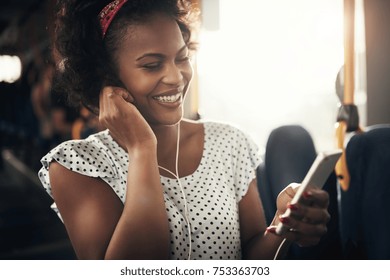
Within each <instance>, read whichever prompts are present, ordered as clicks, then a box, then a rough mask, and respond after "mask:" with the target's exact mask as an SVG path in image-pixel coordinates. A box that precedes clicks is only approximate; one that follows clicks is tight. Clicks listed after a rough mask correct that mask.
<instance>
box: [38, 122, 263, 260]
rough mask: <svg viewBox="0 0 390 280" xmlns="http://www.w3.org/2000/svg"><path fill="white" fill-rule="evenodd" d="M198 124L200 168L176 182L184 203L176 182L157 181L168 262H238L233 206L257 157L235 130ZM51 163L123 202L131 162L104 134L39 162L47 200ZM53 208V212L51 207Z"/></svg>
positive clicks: (69, 143) (249, 142)
mask: <svg viewBox="0 0 390 280" xmlns="http://www.w3.org/2000/svg"><path fill="white" fill-rule="evenodd" d="M203 125H204V132H205V139H204V149H203V155H202V158H201V161H200V164H199V166H198V168H197V169H196V171H195V172H194V173H193V174H191V175H188V176H185V177H181V178H180V182H181V186H182V188H183V191H184V195H185V198H184V197H183V193H182V191H181V189H180V186H179V184H178V181H177V180H176V179H171V178H167V177H164V176H161V185H162V188H163V189H164V200H165V205H166V211H167V214H168V220H169V228H170V235H171V251H170V252H171V259H187V258H188V256H189V255H190V256H191V259H240V258H241V243H240V226H239V213H238V203H239V201H240V200H241V198H242V197H243V196H244V195H245V194H246V192H247V190H248V187H249V184H250V182H251V181H252V180H253V179H254V178H255V176H256V175H255V174H256V173H255V169H256V167H257V166H258V165H259V164H260V162H261V157H260V155H259V151H258V148H257V146H256V145H255V143H254V142H253V141H252V140H251V139H250V137H248V136H247V135H246V134H244V133H243V132H241V131H240V130H238V129H237V128H235V127H233V126H231V125H228V124H221V123H214V122H204V123H203ZM53 160H55V161H57V162H58V163H60V164H61V165H63V166H64V167H66V168H68V169H69V170H72V171H74V172H78V173H81V174H84V175H87V176H91V177H100V178H101V179H102V180H104V181H105V182H106V183H107V184H108V185H109V186H110V187H111V188H112V190H113V191H114V192H115V193H116V194H117V195H118V197H119V198H120V199H121V200H122V202H125V200H126V181H127V167H128V165H129V164H130V165H131V158H130V159H129V158H128V155H127V153H125V151H124V150H123V149H122V148H120V147H119V146H118V144H117V143H116V142H115V141H114V140H113V139H112V137H111V136H110V134H109V133H108V130H105V131H102V132H99V133H97V134H93V135H91V136H89V137H88V138H86V139H84V140H70V141H67V142H64V143H62V144H60V145H59V146H57V147H56V148H54V149H53V150H51V151H50V152H49V153H48V154H47V155H46V156H44V157H43V158H42V160H41V162H42V165H43V167H42V168H41V170H40V171H39V178H40V180H41V182H42V184H43V186H44V188H45V189H46V191H47V192H48V193H49V194H50V195H52V194H51V187H50V182H49V175H48V168H49V163H50V162H51V161H53ZM185 201H187V204H188V214H187V216H188V221H189V226H188V223H187V222H186V219H185ZM52 208H53V210H55V211H56V212H57V213H58V210H57V208H56V206H55V203H54V204H53V205H52ZM58 215H59V217H60V218H61V216H60V213H58ZM189 234H191V238H189ZM190 242H191V246H190ZM189 251H191V252H189Z"/></svg>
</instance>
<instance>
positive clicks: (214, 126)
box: [202, 121, 251, 142]
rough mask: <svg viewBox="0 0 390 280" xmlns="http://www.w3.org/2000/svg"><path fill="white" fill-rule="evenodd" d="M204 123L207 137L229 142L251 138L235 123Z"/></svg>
mask: <svg viewBox="0 0 390 280" xmlns="http://www.w3.org/2000/svg"><path fill="white" fill-rule="evenodd" d="M202 123H203V125H204V129H205V134H206V135H207V137H211V138H223V139H226V140H228V141H229V142H230V141H234V142H236V141H238V140H243V139H247V138H251V137H250V136H249V134H248V133H247V132H245V131H244V129H242V128H240V127H239V126H237V125H235V124H233V123H228V122H218V121H202Z"/></svg>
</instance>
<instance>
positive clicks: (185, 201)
mask: <svg viewBox="0 0 390 280" xmlns="http://www.w3.org/2000/svg"><path fill="white" fill-rule="evenodd" d="M179 150H180V123H179V124H178V125H177V140H176V157H175V173H173V172H172V171H170V170H168V169H166V168H164V167H162V166H160V165H159V166H158V167H159V168H160V169H162V170H164V171H166V172H168V173H169V174H171V175H172V176H173V177H175V179H176V180H177V182H178V184H179V187H180V191H181V194H182V197H183V199H184V220H185V222H186V224H187V229H188V239H189V248H188V250H189V251H188V258H187V259H188V260H190V259H191V251H192V237H191V233H192V231H191V223H190V218H189V211H188V203H187V199H186V194H185V193H184V189H183V186H182V185H181V182H180V178H179Z"/></svg>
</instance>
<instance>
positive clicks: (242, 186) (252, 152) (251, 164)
mask: <svg viewBox="0 0 390 280" xmlns="http://www.w3.org/2000/svg"><path fill="white" fill-rule="evenodd" d="M235 134H236V135H235V145H234V148H233V158H234V159H233V170H234V185H235V194H236V199H237V201H240V200H241V199H242V197H243V196H244V195H245V194H246V193H247V191H248V188H249V184H250V183H251V182H252V181H253V179H255V178H256V169H257V168H258V166H259V165H260V163H261V162H262V158H261V154H260V150H259V147H258V146H257V145H256V143H255V142H254V141H253V139H252V138H251V137H250V136H249V135H248V134H246V133H244V132H242V131H240V130H237V131H236V132H235Z"/></svg>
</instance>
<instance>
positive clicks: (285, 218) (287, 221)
mask: <svg viewBox="0 0 390 280" xmlns="http://www.w3.org/2000/svg"><path fill="white" fill-rule="evenodd" d="M279 220H280V221H281V222H282V223H283V224H289V223H290V219H289V218H288V217H283V216H281V217H279Z"/></svg>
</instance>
